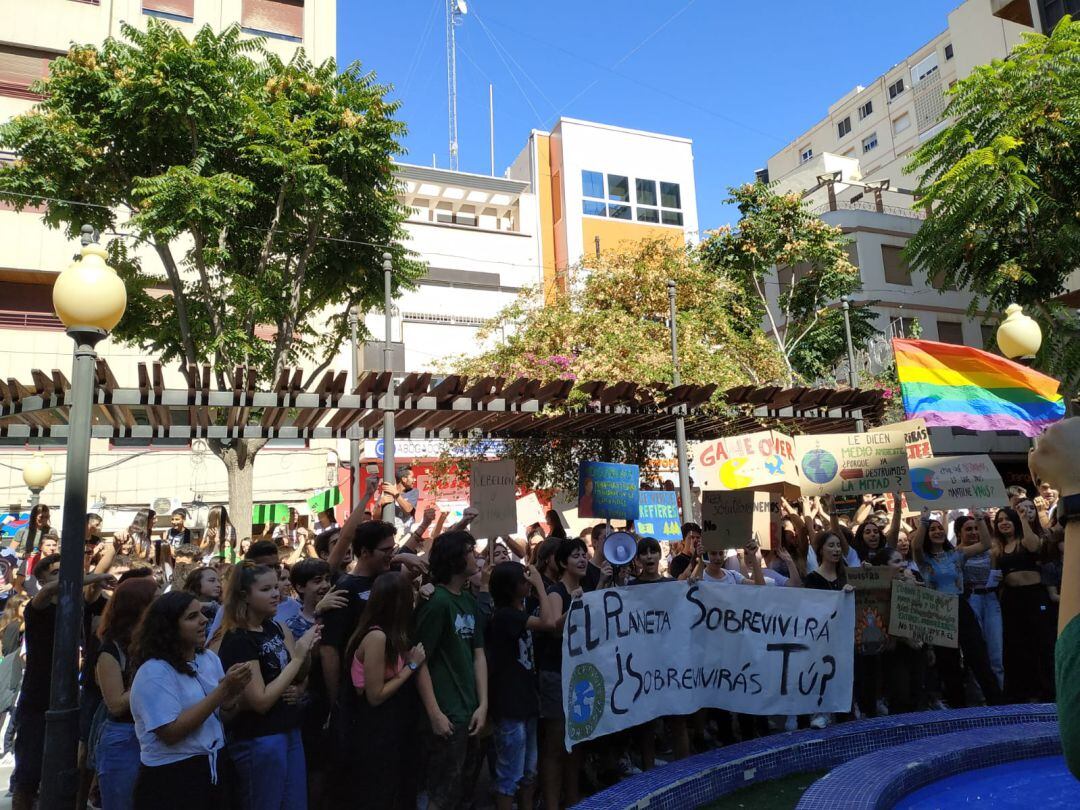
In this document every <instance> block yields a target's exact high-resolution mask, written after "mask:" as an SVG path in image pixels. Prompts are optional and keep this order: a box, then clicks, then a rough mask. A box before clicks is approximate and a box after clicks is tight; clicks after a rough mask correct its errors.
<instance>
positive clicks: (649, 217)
mask: <svg viewBox="0 0 1080 810" xmlns="http://www.w3.org/2000/svg"><path fill="white" fill-rule="evenodd" d="M637 218H638V222H659V221H660V212H659V211H657V210H656V209H655V208H641V207H640V206H639V207H638V210H637Z"/></svg>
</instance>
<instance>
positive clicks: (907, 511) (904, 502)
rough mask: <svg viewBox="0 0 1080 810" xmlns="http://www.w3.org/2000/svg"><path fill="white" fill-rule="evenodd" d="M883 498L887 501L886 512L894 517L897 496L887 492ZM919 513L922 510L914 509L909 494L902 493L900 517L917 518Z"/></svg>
mask: <svg viewBox="0 0 1080 810" xmlns="http://www.w3.org/2000/svg"><path fill="white" fill-rule="evenodd" d="M913 469H914V468H913ZM883 497H884V499H885V511H886V512H888V513H889V515H892V513H893V512H894V511H895V510H896V496H895V495H893V494H892V493H891V492H886V493H885V494H884V496H883ZM919 512H920V510H918V509H912V507H911V503H910V502H909V501H908V493H907V492H901V493H900V517H905V518H909V517H915V516H916V515H918V514H919Z"/></svg>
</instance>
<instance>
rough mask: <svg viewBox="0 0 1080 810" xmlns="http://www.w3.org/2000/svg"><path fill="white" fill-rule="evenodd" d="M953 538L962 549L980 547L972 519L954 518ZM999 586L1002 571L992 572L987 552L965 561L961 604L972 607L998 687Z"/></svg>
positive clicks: (1000, 682) (1000, 669) (976, 523)
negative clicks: (962, 601)
mask: <svg viewBox="0 0 1080 810" xmlns="http://www.w3.org/2000/svg"><path fill="white" fill-rule="evenodd" d="M984 525H985V524H984ZM953 537H955V538H956V540H957V542H958V543H959V544H960V546H961V547H965V546H973V545H976V544H979V543H981V542H982V538H981V537H980V532H979V520H977V519H976V517H975V516H974V515H961V516H960V517H958V518H956V519H955V520H954V521H953ZM1000 582H1001V571H1000V570H999V569H997V568H994V563H993V560H992V559H991V558H990V551H989V550H987V551H983V552H980V553H978V554H974V555H972V556H970V557H968V558H966V559H965V560H964V600H965V601H966V602H967V603H968V604H969V605H971V609H972V611H974V613H975V618H976V619H978V620H979V629H980V630H982V635H983V640H984V641H985V642H986V653H987V655H988V656H989V658H990V668H991V669H992V670H994V675H995V676H996V677H997V681H998V685H999V686H1003V685H1004V683H1005V669H1004V667H1003V666H1002V663H1001V603H1000V602H999V601H998V595H997V591H998V584H999V583H1000Z"/></svg>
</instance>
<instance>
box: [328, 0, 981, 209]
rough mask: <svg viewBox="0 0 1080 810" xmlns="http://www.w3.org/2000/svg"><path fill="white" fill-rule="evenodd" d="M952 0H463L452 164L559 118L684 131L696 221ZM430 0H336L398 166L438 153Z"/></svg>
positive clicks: (500, 149)
mask: <svg viewBox="0 0 1080 810" xmlns="http://www.w3.org/2000/svg"><path fill="white" fill-rule="evenodd" d="M960 2H961V0H904V2H902V3H867V2H854V0H848V2H840V1H839V0H811V2H801V3H796V2H793V0H774V1H773V2H769V3H760V2H734V1H733V0H689V2H688V0H664V2H656V1H655V0H652V1H651V2H647V1H646V0H623V1H622V2H617V1H616V0H528V1H526V0H468V3H469V14H468V15H467V16H466V17H465V19H464V21H463V24H462V25H461V26H460V27H459V28H458V120H459V124H458V128H459V142H460V168H461V169H462V170H465V171H473V172H479V173H484V174H486V173H488V171H489V165H490V163H489V151H488V150H489V138H488V83H489V82H491V83H493V84H494V85H495V166H496V172H497V173H499V174H501V173H502V172H503V170H504V169H505V168H506V166H507V165H509V163H510V162H511V161H512V160H513V159H514V157H515V156H516V155H517V153H518V152H519V151H520V150H521V148H522V146H523V145H524V144H525V140H526V138H527V136H528V133H529V130H530V129H532V128H542V129H547V128H549V127H550V126H551V124H552V122H553V121H554V120H555V119H556V117H557V116H558V115H565V116H568V117H572V118H584V119H589V120H594V121H601V122H604V123H608V124H616V125H619V126H626V127H633V128H636V129H646V130H655V131H659V132H666V133H670V134H673V135H680V136H684V137H689V138H693V140H694V156H695V163H696V177H697V189H698V200H697V202H698V211H699V218H700V221H701V226H702V228H703V229H707V228H714V227H717V226H719V225H722V224H724V223H726V222H730V221H732V220H733V219H734V218H735V216H736V215H737V212H735V211H734V210H733V209H732V208H731V207H729V206H725V205H724V204H723V200H724V198H725V196H726V189H727V187H728V186H730V185H734V184H737V183H740V182H743V181H745V180H747V179H752V178H753V171H754V169H755V168H758V167H760V166H764V165H765V162H766V161H767V159H768V158H769V156H770V155H771V154H773V153H774V152H775V151H777V150H778V149H779V148H780V147H782V146H784V144H786V143H787V142H788V141H790V140H792V139H794V138H795V137H796V136H797V135H798V134H799V133H801V132H803V131H805V130H806V129H807V128H808V127H809V126H810V125H812V124H813V123H814V122H815V121H817V120H818V119H820V118H821V117H823V116H824V115H825V112H826V110H827V108H828V105H829V104H831V103H832V102H833V101H835V100H836V99H838V98H839V97H840V96H841V95H843V94H844V93H846V92H847V91H848V90H850V89H851V88H852V87H854V86H855V85H856V84H859V83H866V82H869V81H870V80H872V79H873V78H875V77H876V76H878V75H879V74H880V73H882V72H884V71H885V70H886V69H888V68H889V67H890V66H891V65H893V64H895V63H896V62H898V61H900V60H901V59H903V58H904V57H906V56H907V55H908V54H909V53H911V52H912V51H914V50H915V49H916V48H918V47H919V46H921V45H922V44H923V43H925V42H926V41H928V40H930V39H931V38H933V37H934V36H936V35H937V34H938V33H940V32H941V31H943V30H945V28H946V27H947V26H946V15H947V14H948V12H949V11H950V10H952V9H953V8H955V7H956V6H957V5H959V3H960ZM444 4H445V0H389V2H382V3H374V2H370V0H338V60H339V61H340V62H341V63H342V64H345V63H348V62H351V61H353V60H360V61H361V63H362V64H363V65H364V67H365V68H366V69H368V70H374V71H375V72H376V73H377V74H378V77H379V80H380V81H382V82H384V83H389V84H392V85H394V91H393V97H394V98H398V99H400V100H401V101H402V108H401V112H400V117H401V118H402V119H403V120H404V121H406V123H407V124H408V126H409V134H408V136H407V138H406V139H405V146H406V147H407V148H408V155H407V156H406V157H405V160H407V161H408V162H411V163H420V164H424V165H431V160H432V154H434V155H435V156H436V158H437V159H438V162H439V165H440V166H446V165H447V163H448V157H447V141H448V136H447V111H446V110H447V91H446V45H445V43H446V37H445V5H444Z"/></svg>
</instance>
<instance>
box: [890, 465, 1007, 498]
mask: <svg viewBox="0 0 1080 810" xmlns="http://www.w3.org/2000/svg"><path fill="white" fill-rule="evenodd" d="M907 501H908V505H909V506H910V507H911V508H912V509H913V510H915V511H916V512H920V511H922V509H923V507H929V508H930V509H931V510H937V511H946V510H949V509H967V508H969V507H980V506H1001V505H1002V504H1006V503H1008V502H1009V495H1008V493H1007V492H1006V491H1005V484H1004V482H1003V481H1002V480H1001V475H1000V474H999V473H998V471H997V468H996V467H994V462H993V461H991V460H990V456H986V455H982V456H938V457H937V458H931V459H923V460H921V461H919V462H917V463H916V464H913V465H912V466H911V492H910V493H909V494H908V496H907Z"/></svg>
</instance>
